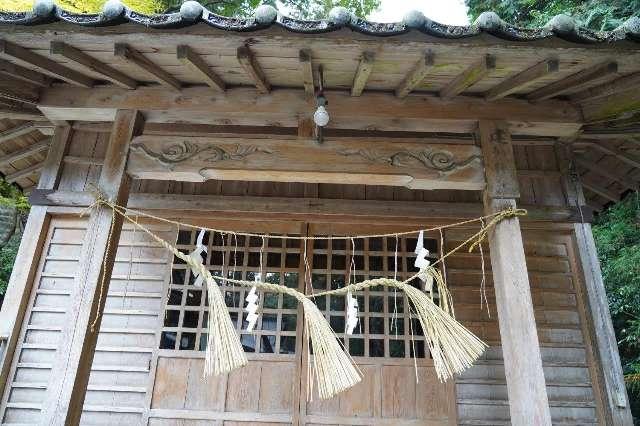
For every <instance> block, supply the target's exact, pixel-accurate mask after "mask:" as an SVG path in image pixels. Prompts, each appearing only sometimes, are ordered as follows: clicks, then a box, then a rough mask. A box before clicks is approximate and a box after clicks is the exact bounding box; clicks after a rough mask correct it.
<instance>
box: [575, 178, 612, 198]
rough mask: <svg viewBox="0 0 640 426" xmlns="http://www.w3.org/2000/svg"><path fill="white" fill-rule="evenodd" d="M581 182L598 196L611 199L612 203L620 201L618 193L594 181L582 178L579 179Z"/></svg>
mask: <svg viewBox="0 0 640 426" xmlns="http://www.w3.org/2000/svg"><path fill="white" fill-rule="evenodd" d="M581 183H582V186H583V187H584V188H585V189H588V190H589V191H591V192H593V193H595V194H598V195H599V196H601V197H603V198H606V199H607V200H609V201H613V202H614V203H617V202H618V201H620V196H619V195H618V194H616V193H615V192H613V191H610V190H608V189H606V188H603V187H602V186H600V185H598V184H596V183H593V182H587V181H585V180H584V179H583V180H582V181H581Z"/></svg>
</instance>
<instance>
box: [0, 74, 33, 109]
mask: <svg viewBox="0 0 640 426" xmlns="http://www.w3.org/2000/svg"><path fill="white" fill-rule="evenodd" d="M39 89H40V87H38V86H36V85H34V84H31V83H26V82H25V81H23V80H19V79H17V78H13V77H11V76H0V98H3V99H8V100H10V101H13V102H18V103H21V104H35V103H37V101H38V99H39V97H40V93H39Z"/></svg>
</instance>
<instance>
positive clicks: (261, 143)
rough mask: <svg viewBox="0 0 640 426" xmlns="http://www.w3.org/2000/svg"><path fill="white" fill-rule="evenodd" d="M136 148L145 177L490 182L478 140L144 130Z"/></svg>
mask: <svg viewBox="0 0 640 426" xmlns="http://www.w3.org/2000/svg"><path fill="white" fill-rule="evenodd" d="M131 151H132V152H131V156H130V159H129V163H128V167H127V170H128V172H129V173H130V174H131V175H132V176H134V177H136V178H138V179H160V180H178V181H187V182H202V181H206V180H209V179H222V180H234V179H236V180H254V181H272V182H309V183H319V182H320V183H349V184H374V185H391V186H406V187H408V188H415V189H465V190H477V189H482V188H484V180H483V174H482V159H481V156H480V151H479V149H478V148H477V147H475V146H472V145H468V146H461V145H426V144H425V145H421V144H409V143H401V142H392V143H383V142H380V143H377V144H376V145H375V146H371V145H370V144H367V143H365V142H361V143H357V142H354V141H343V140H340V139H337V138H332V139H330V140H325V141H324V142H323V143H322V144H320V145H318V144H315V143H314V142H312V141H310V140H299V139H276V138H269V139H257V138H256V139H251V138H237V139H234V138H203V137H176V136H144V135H143V136H139V137H137V138H135V139H134V141H133V143H132V144H131Z"/></svg>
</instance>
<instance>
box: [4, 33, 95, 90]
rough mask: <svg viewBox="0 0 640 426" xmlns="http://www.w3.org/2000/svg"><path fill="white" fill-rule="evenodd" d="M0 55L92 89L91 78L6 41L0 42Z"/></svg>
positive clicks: (92, 82)
mask: <svg viewBox="0 0 640 426" xmlns="http://www.w3.org/2000/svg"><path fill="white" fill-rule="evenodd" d="M0 54H1V55H3V56H5V57H11V58H14V59H18V60H19V61H22V62H25V63H27V64H29V65H31V66H33V67H36V68H38V69H39V70H41V71H43V72H45V73H48V74H52V75H54V76H55V77H57V78H60V79H62V80H64V81H66V82H69V83H71V84H75V85H77V86H80V87H93V85H94V83H95V82H94V81H93V79H92V78H90V77H87V76H86V75H84V74H81V73H79V72H77V71H75V70H72V69H71V68H67V67H65V66H62V65H60V64H59V63H57V62H55V61H52V60H51V59H49V58H47V57H45V56H42V55H39V54H37V53H33V52H32V51H30V50H29V49H25V48H24V47H20V46H18V45H16V44H13V43H11V42H8V41H6V40H0Z"/></svg>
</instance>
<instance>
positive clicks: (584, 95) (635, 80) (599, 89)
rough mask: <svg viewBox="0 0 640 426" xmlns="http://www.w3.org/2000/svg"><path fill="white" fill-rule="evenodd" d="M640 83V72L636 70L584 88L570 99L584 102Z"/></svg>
mask: <svg viewBox="0 0 640 426" xmlns="http://www.w3.org/2000/svg"><path fill="white" fill-rule="evenodd" d="M639 84H640V72H636V73H633V74H627V75H625V76H622V77H620V78H617V79H615V80H613V81H610V82H607V83H603V84H601V85H599V86H595V87H590V88H588V89H584V90H583V91H582V92H578V93H575V94H573V95H571V96H569V99H571V100H572V101H574V102H583V101H586V100H587V99H594V98H599V97H602V96H608V95H613V94H614V93H618V92H623V91H625V90H629V88H630V87H637V86H638V85H639Z"/></svg>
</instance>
